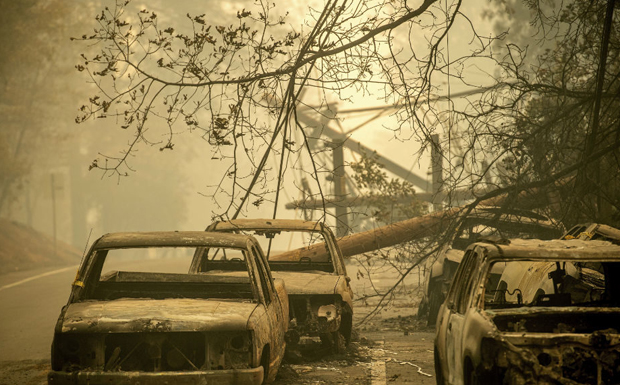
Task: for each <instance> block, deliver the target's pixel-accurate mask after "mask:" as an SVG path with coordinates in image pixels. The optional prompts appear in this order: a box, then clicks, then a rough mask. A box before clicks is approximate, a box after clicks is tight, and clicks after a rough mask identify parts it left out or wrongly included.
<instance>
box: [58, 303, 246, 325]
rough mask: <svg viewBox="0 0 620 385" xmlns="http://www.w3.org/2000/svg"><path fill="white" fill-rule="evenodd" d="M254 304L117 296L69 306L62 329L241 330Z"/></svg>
mask: <svg viewBox="0 0 620 385" xmlns="http://www.w3.org/2000/svg"><path fill="white" fill-rule="evenodd" d="M256 307H257V305H256V304H255V303H251V302H249V301H248V303H242V302H238V301H234V302H223V301H214V300H208V299H164V300H150V299H117V300H113V301H85V302H80V303H74V304H71V305H69V307H68V309H67V311H66V313H65V316H64V322H63V323H62V332H63V333H66V332H76V333H80V332H91V333H119V332H147V331H184V330H192V331H216V330H245V329H247V327H248V324H249V323H250V322H249V320H250V315H252V313H253V312H254V311H255V310H256Z"/></svg>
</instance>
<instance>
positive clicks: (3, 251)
mask: <svg viewBox="0 0 620 385" xmlns="http://www.w3.org/2000/svg"><path fill="white" fill-rule="evenodd" d="M81 254H82V252H81V251H80V250H78V249H76V248H74V247H73V246H70V245H68V244H66V243H64V242H61V241H57V243H56V252H54V240H53V239H52V238H51V237H49V236H47V235H45V234H42V233H40V232H38V231H36V230H34V229H32V228H30V227H28V226H25V225H22V224H19V223H17V222H13V221H9V220H6V219H1V218H0V274H3V273H8V272H11V271H19V270H28V269H33V268H37V267H43V266H65V265H69V264H78V263H80V259H81Z"/></svg>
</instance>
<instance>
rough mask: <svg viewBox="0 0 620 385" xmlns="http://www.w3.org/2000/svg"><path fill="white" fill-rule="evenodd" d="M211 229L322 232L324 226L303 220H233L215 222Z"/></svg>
mask: <svg viewBox="0 0 620 385" xmlns="http://www.w3.org/2000/svg"><path fill="white" fill-rule="evenodd" d="M209 229H213V230H215V229H217V230H221V231H230V230H236V229H239V230H283V229H286V230H288V231H291V230H294V231H320V230H322V224H321V223H320V222H315V221H304V220H301V219H233V220H231V221H226V222H215V223H213V224H212V225H211V226H209Z"/></svg>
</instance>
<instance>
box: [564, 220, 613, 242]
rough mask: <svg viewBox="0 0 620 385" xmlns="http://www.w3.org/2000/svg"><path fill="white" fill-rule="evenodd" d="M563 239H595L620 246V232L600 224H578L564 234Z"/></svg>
mask: <svg viewBox="0 0 620 385" xmlns="http://www.w3.org/2000/svg"><path fill="white" fill-rule="evenodd" d="M562 239H583V240H591V239H593V240H601V241H609V242H611V243H615V244H616V245H620V230H618V229H616V228H615V227H611V226H608V225H604V224H600V223H586V224H578V225H575V226H573V227H571V228H570V229H569V230H568V231H567V232H566V233H564V235H562Z"/></svg>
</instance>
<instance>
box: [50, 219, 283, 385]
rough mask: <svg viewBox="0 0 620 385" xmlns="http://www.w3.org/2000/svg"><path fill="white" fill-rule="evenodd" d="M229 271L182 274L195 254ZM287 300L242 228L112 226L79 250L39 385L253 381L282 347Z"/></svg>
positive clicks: (270, 372) (275, 363)
mask: <svg viewBox="0 0 620 385" xmlns="http://www.w3.org/2000/svg"><path fill="white" fill-rule="evenodd" d="M197 251H200V252H201V253H202V255H204V256H205V258H208V259H210V260H212V261H213V262H214V263H217V261H218V259H228V258H235V261H236V263H237V264H238V265H239V267H240V268H239V271H240V272H241V271H243V274H238V275H237V276H221V275H211V274H208V273H207V274H194V273H188V270H189V267H190V264H191V261H192V259H193V256H194V254H196V252H197ZM288 321H289V320H288V298H287V295H286V290H285V288H284V284H283V282H282V281H281V280H275V281H274V280H273V279H272V278H271V274H270V270H269V266H268V264H267V260H266V258H265V257H264V255H263V253H262V251H261V249H260V245H259V244H258V243H257V242H256V240H255V239H254V238H252V237H249V236H244V235H237V234H214V233H205V232H202V231H200V232H152V233H117V234H107V235H104V236H103V237H101V238H99V239H98V240H97V241H95V243H94V244H93V246H92V248H91V249H90V251H89V252H88V254H87V255H86V256H85V258H84V260H83V262H82V264H81V266H80V268H79V270H78V274H77V277H76V279H75V282H74V283H73V287H72V290H71V295H70V297H69V301H68V303H67V305H66V306H64V307H63V308H62V311H61V313H60V316H59V318H58V322H57V324H56V329H55V332H54V341H53V344H52V370H51V372H50V373H49V374H48V384H50V385H56V384H85V385H86V384H88V385H96V384H115V385H118V384H121V385H124V384H136V385H137V384H141V385H147V384H201V385H206V384H261V383H264V382H270V381H272V380H273V379H274V378H275V375H276V373H277V371H278V368H279V365H280V362H281V360H282V357H283V355H284V349H285V341H284V336H285V332H286V330H287V327H288Z"/></svg>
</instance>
